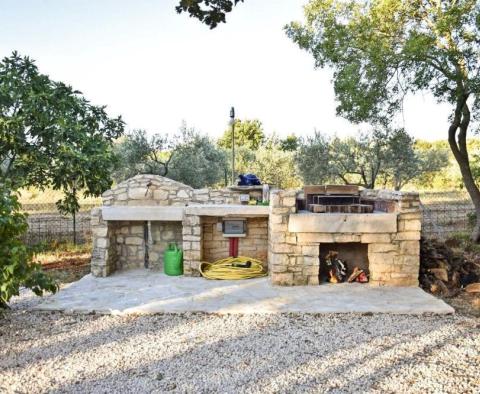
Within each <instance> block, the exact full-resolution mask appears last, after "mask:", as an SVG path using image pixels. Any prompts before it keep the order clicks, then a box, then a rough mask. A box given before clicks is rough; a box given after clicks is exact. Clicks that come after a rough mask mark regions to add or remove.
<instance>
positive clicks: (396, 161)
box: [296, 129, 448, 190]
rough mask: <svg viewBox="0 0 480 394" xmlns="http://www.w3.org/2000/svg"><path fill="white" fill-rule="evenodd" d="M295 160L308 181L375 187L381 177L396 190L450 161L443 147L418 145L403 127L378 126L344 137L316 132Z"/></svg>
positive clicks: (385, 184)
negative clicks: (423, 149) (425, 149)
mask: <svg viewBox="0 0 480 394" xmlns="http://www.w3.org/2000/svg"><path fill="white" fill-rule="evenodd" d="M296 161H297V165H298V168H299V172H300V174H301V176H302V178H303V180H304V182H305V183H307V184H321V183H325V182H333V183H336V182H342V183H345V184H355V185H360V186H363V187H366V188H371V189H373V188H375V186H376V184H377V183H378V181H380V180H381V181H382V182H383V185H384V186H387V185H392V186H393V187H394V188H395V189H396V190H400V189H401V188H402V187H404V186H405V185H406V184H407V183H408V182H409V181H411V180H412V179H415V178H418V177H420V176H421V175H423V174H426V173H434V172H437V171H439V170H440V169H443V168H444V167H445V166H446V165H447V164H448V159H447V156H446V154H445V152H444V151H440V152H439V151H429V152H420V151H418V150H417V149H415V144H414V140H413V138H412V137H410V136H409V135H408V134H407V133H406V132H405V131H404V130H402V129H398V130H388V129H376V130H374V131H373V132H371V133H368V134H367V133H364V134H359V136H358V137H356V138H354V137H348V138H343V139H342V138H339V137H333V138H327V137H325V136H323V135H322V134H320V133H318V132H316V133H315V135H314V136H313V137H308V138H307V139H305V140H302V141H301V143H300V147H299V150H298V152H297V155H296Z"/></svg>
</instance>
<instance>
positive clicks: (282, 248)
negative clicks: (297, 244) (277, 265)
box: [270, 243, 292, 253]
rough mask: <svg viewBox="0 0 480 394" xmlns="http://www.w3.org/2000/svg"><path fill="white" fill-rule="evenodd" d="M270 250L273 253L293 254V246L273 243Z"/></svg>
mask: <svg viewBox="0 0 480 394" xmlns="http://www.w3.org/2000/svg"><path fill="white" fill-rule="evenodd" d="M270 248H271V250H272V252H273V253H291V252H292V247H291V245H288V244H284V243H272V244H271V245H270Z"/></svg>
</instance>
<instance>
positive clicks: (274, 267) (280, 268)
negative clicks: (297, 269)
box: [271, 264, 287, 273]
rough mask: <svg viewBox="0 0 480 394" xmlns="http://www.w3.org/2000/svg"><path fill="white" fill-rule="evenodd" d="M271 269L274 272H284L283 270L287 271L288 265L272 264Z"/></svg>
mask: <svg viewBox="0 0 480 394" xmlns="http://www.w3.org/2000/svg"><path fill="white" fill-rule="evenodd" d="M271 271H272V272H277V273H282V272H287V266H286V265H282V264H280V265H277V264H275V265H272V266H271Z"/></svg>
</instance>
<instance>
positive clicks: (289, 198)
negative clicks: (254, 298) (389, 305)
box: [269, 190, 421, 286]
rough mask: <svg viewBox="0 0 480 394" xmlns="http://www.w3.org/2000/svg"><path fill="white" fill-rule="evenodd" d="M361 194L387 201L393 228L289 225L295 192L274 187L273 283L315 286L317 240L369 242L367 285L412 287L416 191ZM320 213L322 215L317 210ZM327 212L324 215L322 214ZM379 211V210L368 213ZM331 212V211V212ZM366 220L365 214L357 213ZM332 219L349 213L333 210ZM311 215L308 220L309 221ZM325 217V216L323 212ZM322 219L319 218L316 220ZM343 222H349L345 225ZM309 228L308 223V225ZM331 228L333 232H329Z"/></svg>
mask: <svg viewBox="0 0 480 394" xmlns="http://www.w3.org/2000/svg"><path fill="white" fill-rule="evenodd" d="M362 194H363V196H364V197H369V198H372V199H379V200H381V201H382V202H383V203H390V204H389V205H390V207H391V208H390V211H393V212H390V214H393V215H394V216H393V219H394V220H395V222H394V224H395V226H393V227H392V229H388V228H387V229H385V226H384V225H383V223H382V222H376V223H375V222H374V223H372V226H368V223H364V225H363V226H362V227H363V229H362V230H361V231H360V230H355V227H360V226H355V223H353V225H351V226H350V229H349V228H348V227H349V226H348V225H346V226H345V228H344V229H343V230H342V231H341V232H340V231H337V230H336V229H335V228H334V227H333V228H332V227H331V226H329V225H327V226H325V227H323V228H322V229H320V230H319V231H313V229H307V228H306V227H307V225H308V223H306V224H307V225H304V226H303V228H302V225H301V224H300V225H299V224H296V225H295V226H293V225H292V223H291V220H292V217H293V215H292V213H295V212H296V208H295V201H296V195H297V192H295V191H274V192H272V195H271V200H270V217H269V234H270V238H269V270H270V276H271V278H272V282H273V283H275V284H279V285H305V284H318V282H319V270H320V258H319V257H320V251H321V249H322V244H329V245H331V244H341V243H362V244H367V245H368V262H369V271H370V283H371V284H376V285H394V286H417V285H418V271H419V265H420V242H419V241H420V231H421V213H420V210H419V197H418V194H417V193H404V192H392V191H387V190H381V191H372V190H364V191H363V192H362ZM316 215H320V217H321V215H322V214H316ZM327 215H328V214H327ZM372 215H380V216H379V218H380V219H381V218H382V217H381V215H383V214H382V213H379V214H372ZM330 216H333V215H330ZM356 216H357V217H360V218H361V219H362V220H364V221H365V219H367V218H371V217H372V216H371V215H369V216H367V215H363V214H362V215H356ZM334 217H335V220H338V219H340V220H343V219H342V217H344V218H347V217H350V216H349V215H345V214H336V215H334ZM310 218H311V215H309V217H308V218H306V219H310ZM324 218H327V217H326V216H324ZM319 220H321V219H319ZM347 224H348V223H347ZM310 227H312V226H310ZM331 229H333V230H334V231H330V230H331Z"/></svg>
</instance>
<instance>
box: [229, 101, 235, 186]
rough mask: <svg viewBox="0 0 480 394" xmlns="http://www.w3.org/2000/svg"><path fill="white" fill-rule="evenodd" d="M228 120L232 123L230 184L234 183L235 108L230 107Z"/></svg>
mask: <svg viewBox="0 0 480 394" xmlns="http://www.w3.org/2000/svg"><path fill="white" fill-rule="evenodd" d="M230 122H231V123H232V186H233V185H235V108H233V107H232V108H231V109H230Z"/></svg>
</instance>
